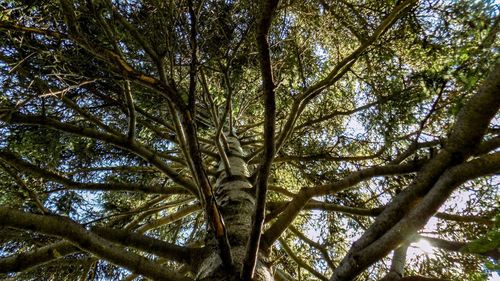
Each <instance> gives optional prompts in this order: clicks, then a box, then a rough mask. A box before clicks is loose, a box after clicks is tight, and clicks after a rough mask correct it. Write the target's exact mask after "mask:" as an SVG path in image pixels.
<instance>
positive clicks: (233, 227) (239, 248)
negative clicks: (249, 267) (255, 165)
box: [196, 137, 273, 281]
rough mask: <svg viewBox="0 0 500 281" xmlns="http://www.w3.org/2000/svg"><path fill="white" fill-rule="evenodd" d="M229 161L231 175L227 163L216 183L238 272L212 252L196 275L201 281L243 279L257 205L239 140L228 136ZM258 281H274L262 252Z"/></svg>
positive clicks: (256, 272)
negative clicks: (244, 263) (241, 277)
mask: <svg viewBox="0 0 500 281" xmlns="http://www.w3.org/2000/svg"><path fill="white" fill-rule="evenodd" d="M228 145H229V149H230V151H229V153H228V160H229V164H230V168H231V175H230V176H227V175H226V172H225V169H224V164H222V163H221V164H220V167H219V169H218V173H219V176H218V178H217V181H216V184H215V187H214V189H215V196H216V199H217V203H218V204H219V208H220V211H221V213H222V216H223V217H224V222H225V224H226V230H227V234H228V239H229V243H230V245H231V253H232V256H233V263H234V265H235V266H234V271H233V272H228V270H227V269H225V268H224V267H223V266H222V261H221V259H220V257H219V255H218V254H217V252H216V251H215V250H214V251H209V254H208V255H206V256H205V257H204V258H203V259H202V261H201V263H200V266H199V269H198V272H197V273H196V279H197V280H204V281H210V280H214V281H215V280H217V281H226V280H227V281H230V280H239V279H240V269H241V266H242V264H243V259H244V258H245V251H246V243H247V240H248V237H249V235H250V230H251V225H252V214H253V212H254V206H255V196H254V190H253V187H252V184H251V183H250V181H249V180H248V178H249V176H250V173H249V170H248V166H247V163H246V162H245V160H243V159H244V153H243V150H242V148H241V145H240V143H239V141H238V139H236V138H235V137H228ZM208 244H209V247H215V241H213V240H212V241H209V242H208ZM253 280H254V281H271V280H273V277H272V274H271V271H270V268H269V267H268V266H267V263H266V256H265V254H264V253H262V252H260V253H259V257H258V260H257V266H256V269H255V275H254V279H253Z"/></svg>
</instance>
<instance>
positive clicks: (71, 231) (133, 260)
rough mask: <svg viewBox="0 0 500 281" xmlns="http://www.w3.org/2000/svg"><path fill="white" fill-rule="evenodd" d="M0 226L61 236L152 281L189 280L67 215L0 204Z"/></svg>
mask: <svg viewBox="0 0 500 281" xmlns="http://www.w3.org/2000/svg"><path fill="white" fill-rule="evenodd" d="M0 225H3V226H9V227H13V228H18V229H24V230H31V231H36V232H40V233H44V234H48V235H55V236H59V237H63V238H65V239H67V240H68V241H70V242H71V243H72V244H74V245H76V246H77V247H79V248H81V249H84V250H86V251H89V252H91V253H93V254H95V255H96V256H98V257H101V258H103V259H105V260H108V261H110V262H112V263H114V264H116V265H118V266H121V267H124V268H126V269H128V270H130V271H132V272H135V273H138V274H141V275H144V276H146V277H149V278H152V279H155V280H173V281H178V280H179V281H180V280H185V281H188V280H191V279H189V278H186V277H183V276H180V275H178V274H177V273H174V272H171V271H169V270H167V269H165V268H163V267H158V266H157V264H156V263H154V262H152V261H149V260H147V259H145V258H143V257H141V256H139V255H137V254H134V253H131V252H127V251H125V250H124V249H122V248H120V247H118V246H117V245H115V244H113V243H110V242H109V241H107V240H105V239H103V238H101V237H99V236H97V235H95V234H93V233H92V232H90V231H88V230H86V229H85V228H83V227H82V226H80V225H78V224H77V223H75V222H73V221H72V220H70V219H67V218H63V217H58V216H42V215H34V214H29V213H24V212H20V211H17V210H13V209H9V208H5V207H0Z"/></svg>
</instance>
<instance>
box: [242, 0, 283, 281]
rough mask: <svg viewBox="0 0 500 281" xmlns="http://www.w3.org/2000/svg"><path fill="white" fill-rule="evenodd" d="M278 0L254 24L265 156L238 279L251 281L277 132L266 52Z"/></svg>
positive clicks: (265, 7)
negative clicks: (262, 94) (262, 105)
mask: <svg viewBox="0 0 500 281" xmlns="http://www.w3.org/2000/svg"><path fill="white" fill-rule="evenodd" d="M278 2H279V0H270V1H267V0H266V1H262V2H261V11H260V18H259V22H258V24H257V38H256V41H257V48H258V51H259V63H260V72H261V75H262V90H263V92H264V152H263V157H262V162H261V163H260V166H259V170H258V172H257V186H256V200H255V201H256V202H255V211H254V215H253V219H252V228H251V231H250V237H249V238H248V243H247V248H246V254H245V259H244V261H243V268H242V272H241V278H242V279H243V280H244V281H248V280H251V279H252V278H253V273H254V270H255V265H256V264H257V254H258V251H259V245H260V237H261V233H262V226H263V225H264V217H265V210H266V194H267V179H268V177H269V173H270V171H271V164H272V162H273V158H274V154H275V143H274V132H275V130H276V124H275V121H276V98H275V92H274V81H273V69H272V63H271V54H270V51H269V42H268V38H267V37H268V33H269V29H270V27H271V22H272V19H273V16H274V13H275V10H276V8H277V7H278Z"/></svg>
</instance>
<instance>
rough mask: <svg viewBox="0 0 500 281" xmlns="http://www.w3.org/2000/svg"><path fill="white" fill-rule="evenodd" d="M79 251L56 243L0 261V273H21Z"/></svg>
mask: <svg viewBox="0 0 500 281" xmlns="http://www.w3.org/2000/svg"><path fill="white" fill-rule="evenodd" d="M78 251H80V249H78V248H77V247H75V246H74V245H73V244H71V243H69V242H58V243H54V244H51V245H47V246H44V247H41V248H37V249H35V250H33V251H29V252H24V253H19V254H15V255H11V256H8V257H5V258H1V259H0V273H9V272H21V271H25V270H29V269H31V268H34V267H36V266H40V265H43V264H45V263H48V262H51V261H53V260H55V259H58V258H61V257H64V256H66V255H69V254H71V253H75V252H78Z"/></svg>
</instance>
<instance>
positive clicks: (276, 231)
mask: <svg viewBox="0 0 500 281" xmlns="http://www.w3.org/2000/svg"><path fill="white" fill-rule="evenodd" d="M421 165H422V162H411V163H405V164H401V165H387V166H380V167H372V168H367V169H364V170H361V171H357V172H353V173H351V174H350V175H349V176H347V177H345V178H343V179H341V180H339V181H336V182H334V183H331V184H327V185H322V186H317V187H313V188H303V189H302V190H301V191H300V192H299V193H298V194H297V195H296V196H295V197H294V199H293V200H292V201H291V202H290V203H289V204H288V206H287V207H286V209H285V210H284V211H283V212H282V213H281V215H280V216H279V217H278V219H277V220H276V222H274V224H272V225H271V227H269V229H268V230H267V231H266V232H264V234H263V239H265V243H266V244H265V247H270V246H271V245H272V243H274V241H276V239H278V237H279V236H280V235H281V233H282V232H283V231H285V229H286V228H287V227H288V225H289V224H290V223H291V222H292V221H293V220H294V219H295V217H296V216H297V215H298V214H299V212H300V211H301V210H302V208H303V207H304V206H305V205H306V203H307V202H308V201H309V200H310V199H311V198H312V197H313V196H321V195H327V194H335V193H336V192H340V191H342V190H345V189H347V188H350V187H352V186H354V185H356V184H358V183H360V182H362V181H364V180H367V179H370V178H372V177H376V176H385V175H395V174H404V173H411V172H415V171H417V170H418V169H419V168H420V167H421Z"/></svg>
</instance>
